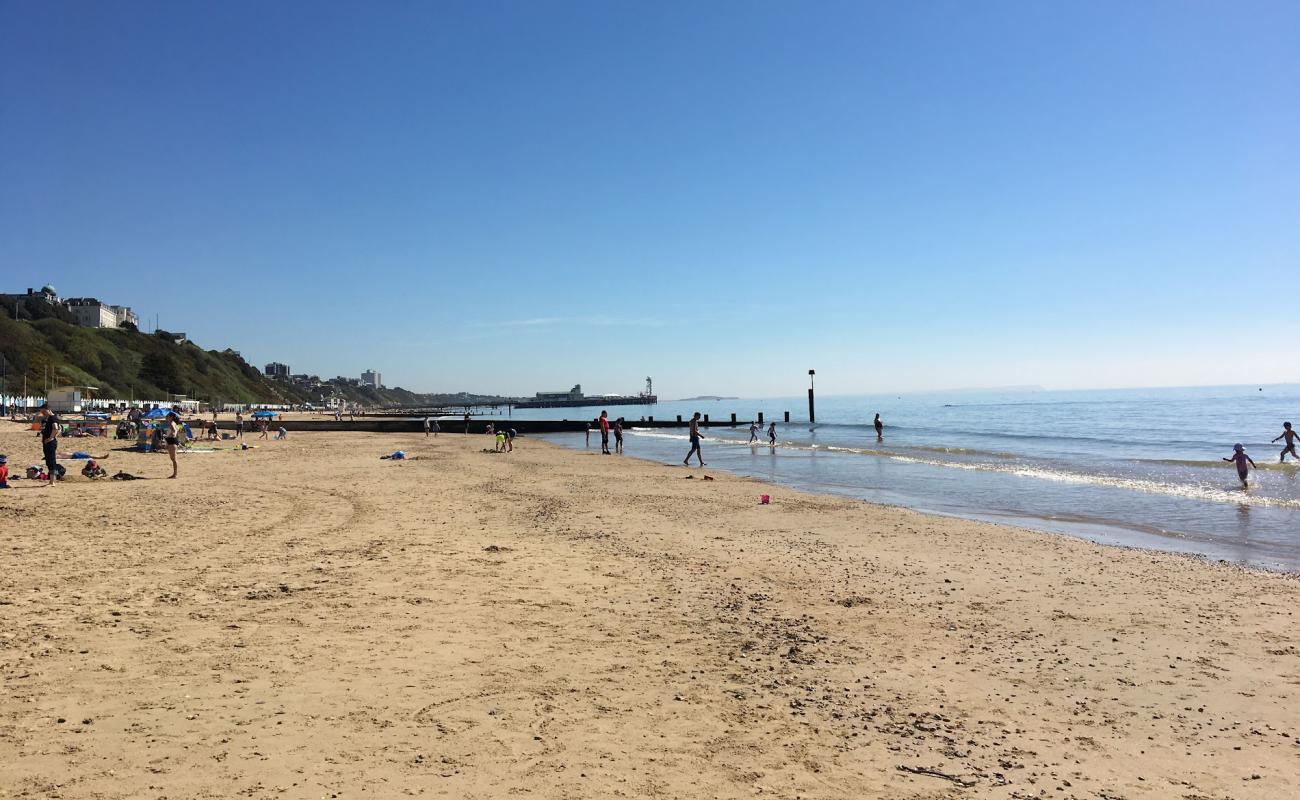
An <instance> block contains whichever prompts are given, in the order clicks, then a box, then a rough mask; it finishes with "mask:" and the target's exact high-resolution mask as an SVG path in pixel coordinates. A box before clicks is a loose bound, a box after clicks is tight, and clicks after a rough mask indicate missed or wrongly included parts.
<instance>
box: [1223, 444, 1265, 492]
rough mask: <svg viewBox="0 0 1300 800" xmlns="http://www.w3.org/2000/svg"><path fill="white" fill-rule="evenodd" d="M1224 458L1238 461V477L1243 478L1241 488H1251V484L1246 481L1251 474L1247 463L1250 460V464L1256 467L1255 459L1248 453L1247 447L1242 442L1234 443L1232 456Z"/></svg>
mask: <svg viewBox="0 0 1300 800" xmlns="http://www.w3.org/2000/svg"><path fill="white" fill-rule="evenodd" d="M1223 460H1224V461H1232V462H1234V463H1236V465H1237V477H1238V478H1240V479H1241V488H1243V489H1249V488H1250V486H1249V485H1248V484H1247V483H1246V477H1247V475H1248V474H1249V472H1250V469H1249V467H1247V466H1246V463H1247V462H1250V466H1251V467H1254V466H1255V460H1254V459H1253V458H1251V457H1250V456H1248V455H1246V448H1244V447H1242V446H1241V445H1240V444H1234V445H1233V446H1232V456H1231V457H1229V458H1225V459H1223ZM1257 469H1258V468H1257Z"/></svg>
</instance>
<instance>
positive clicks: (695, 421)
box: [682, 411, 704, 467]
mask: <svg viewBox="0 0 1300 800" xmlns="http://www.w3.org/2000/svg"><path fill="white" fill-rule="evenodd" d="M691 456H695V457H696V458H697V459H699V462H700V466H701V467H702V466H704V451H702V450H700V412H698V411H696V412H695V415H694V416H692V417H691V449H690V452H688V453H687V454H686V459H685V460H684V461H682V463H683V464H685V465H686V466H688V467H689V466H690V465H691Z"/></svg>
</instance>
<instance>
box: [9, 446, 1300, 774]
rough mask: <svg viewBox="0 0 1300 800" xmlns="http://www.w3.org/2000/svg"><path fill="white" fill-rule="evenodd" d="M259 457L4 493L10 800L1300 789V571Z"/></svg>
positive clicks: (797, 512)
mask: <svg viewBox="0 0 1300 800" xmlns="http://www.w3.org/2000/svg"><path fill="white" fill-rule="evenodd" d="M100 441H102V440H100ZM250 441H253V440H252V439H251V438H250ZM253 443H255V444H260V445H262V446H261V447H259V448H258V449H256V450H252V451H248V452H238V451H231V450H223V451H219V452H215V453H194V454H187V455H183V456H181V459H182V460H181V478H180V480H176V481H168V480H147V481H134V482H111V481H100V482H90V481H88V480H85V479H83V478H81V477H80V476H79V475H76V476H75V477H73V478H71V479H70V480H69V481H68V482H67V483H65V484H63V485H60V486H58V487H56V488H54V489H37V488H31V483H30V482H27V481H20V482H17V483H15V486H16V487H18V488H15V489H11V490H9V491H0V554H2V558H0V565H2V566H3V570H2V571H0V680H3V688H4V692H3V695H0V796H4V797H62V798H92V797H93V798H137V797H149V798H160V797H168V798H179V797H186V798H188V797H201V798H218V797H221V798H226V797H237V796H238V797H252V798H261V797H303V798H307V797H311V798H317V797H355V796H367V797H401V796H411V795H426V796H445V797H457V798H487V797H515V796H531V797H546V798H562V797H563V798H573V797H592V798H597V797H599V798H604V797H703V798H712V797H724V798H731V797H754V796H762V797H780V798H795V797H807V798H823V797H824V798H862V797H868V798H876V797H879V798H949V797H979V798H986V797H987V798H1030V797H1033V798H1038V797H1052V798H1080V799H1082V798H1089V799H1090V800H1098V799H1103V800H1105V799H1109V800H1117V799H1118V798H1165V797H1168V798H1183V799H1185V800H1192V799H1195V800H1211V799H1212V800H1222V799H1223V798H1292V797H1296V796H1300V704H1298V703H1297V702H1296V701H1297V695H1298V694H1300V630H1297V622H1298V621H1300V618H1298V617H1297V611H1296V609H1297V607H1298V605H1300V604H1298V602H1297V601H1300V581H1297V580H1296V579H1295V578H1294V577H1291V576H1285V575H1274V574H1267V573H1261V572H1252V571H1247V570H1242V569H1240V568H1237V567H1233V566H1229V565H1224V564H1213V563H1205V562H1202V561H1198V560H1194V559H1190V558H1182V557H1178V556H1172V555H1163V554H1153V553H1148V552H1143V551H1132V550H1121V549H1116V548H1107V547H1102V546H1098V545H1094V544H1090V543H1087V542H1083V541H1078V540H1074V539H1070V538H1067V537H1062V536H1053V535H1048V534H1040V533H1034V532H1029V531H1022V530H1017V529H1013V528H1007V527H1001V526H995V525H989V524H984V523H977V522H969V521H962V520H955V519H948V518H939V517H928V516H924V515H921V514H917V513H913V512H909V511H905V510H899V509H893V508H886V507H879V506H872V505H869V504H865V503H861V502H856V501H851V500H845V499H843V498H836V497H825V496H813V495H804V494H799V493H797V492H793V491H790V490H786V489H782V488H779V487H771V486H767V485H764V484H762V483H759V482H757V481H753V480H748V479H741V478H735V477H731V476H729V475H726V474H724V473H714V472H710V471H709V470H708V469H705V470H699V469H692V470H687V469H685V468H683V467H680V466H661V465H656V464H651V463H647V462H642V461H638V460H635V459H631V458H619V457H602V456H600V455H598V454H597V452H596V451H597V449H598V448H593V451H592V452H591V453H584V452H573V451H569V450H565V449H562V448H559V447H555V446H551V445H547V444H545V443H542V442H536V441H520V442H519V446H518V448H517V449H516V451H515V452H514V453H511V454H506V455H498V454H492V453H484V452H481V448H483V447H487V446H490V445H489V444H488V443H489V440H488V438H487V437H486V436H473V437H468V438H467V437H464V436H458V435H443V436H441V437H438V438H437V439H428V440H426V439H425V438H424V436H423V435H421V434H411V435H392V434H366V433H321V434H309V433H301V434H298V433H295V434H291V436H290V438H289V440H288V441H285V442H256V441H253ZM98 447H99V445H98V444H95V445H92V446H91V447H89V448H82V447H81V446H80V445H79V443H78V442H76V441H75V440H68V441H66V442H65V447H64V448H63V449H65V450H72V449H90V450H92V451H98ZM397 448H402V449H405V450H406V451H407V453H408V454H410V455H412V456H414V457H415V458H414V459H413V460H410V461H406V462H388V461H380V460H379V459H378V456H379V455H381V454H383V453H387V452H391V451H392V450H394V449H397ZM0 452H4V453H7V454H8V455H9V456H10V467H11V469H12V470H14V471H17V470H19V469H20V468H21V467H23V466H25V465H26V464H27V463H31V462H34V461H36V460H38V458H37V457H36V454H37V453H38V447H37V443H36V441H35V438H34V436H33V435H32V434H31V433H30V432H28V431H26V430H22V429H20V428H19V427H18V426H16V425H12V424H10V423H0ZM69 465H70V466H69V469H70V470H73V471H75V469H76V468H78V467H79V464H78V462H69ZM105 466H106V467H107V468H108V469H109V472H110V473H112V472H116V471H117V470H119V469H124V470H126V471H129V472H132V473H135V474H137V475H145V476H149V477H156V478H160V477H163V476H166V475H167V474H169V472H170V467H169V465H168V464H167V463H166V457H165V456H149V455H138V454H126V453H114V454H113V455H112V457H111V458H110V459H109V460H108V461H107V462H106V463H105ZM705 474H708V475H712V476H713V477H715V478H716V480H713V481H705V480H703V476H704V475H705ZM688 475H689V476H693V477H692V478H690V479H687V476H688ZM764 493H765V494H770V495H772V504H771V505H767V506H763V505H759V504H758V496H759V495H760V494H764Z"/></svg>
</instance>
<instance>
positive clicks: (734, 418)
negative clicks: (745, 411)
mask: <svg viewBox="0 0 1300 800" xmlns="http://www.w3.org/2000/svg"><path fill="white" fill-rule="evenodd" d="M731 424H732V425H735V424H736V412H734V411H733V412H731Z"/></svg>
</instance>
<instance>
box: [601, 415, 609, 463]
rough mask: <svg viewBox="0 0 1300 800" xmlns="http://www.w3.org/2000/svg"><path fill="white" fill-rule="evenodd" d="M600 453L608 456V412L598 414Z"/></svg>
mask: <svg viewBox="0 0 1300 800" xmlns="http://www.w3.org/2000/svg"><path fill="white" fill-rule="evenodd" d="M600 452H602V453H604V454H605V455H609V412H608V411H602V412H600Z"/></svg>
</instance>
